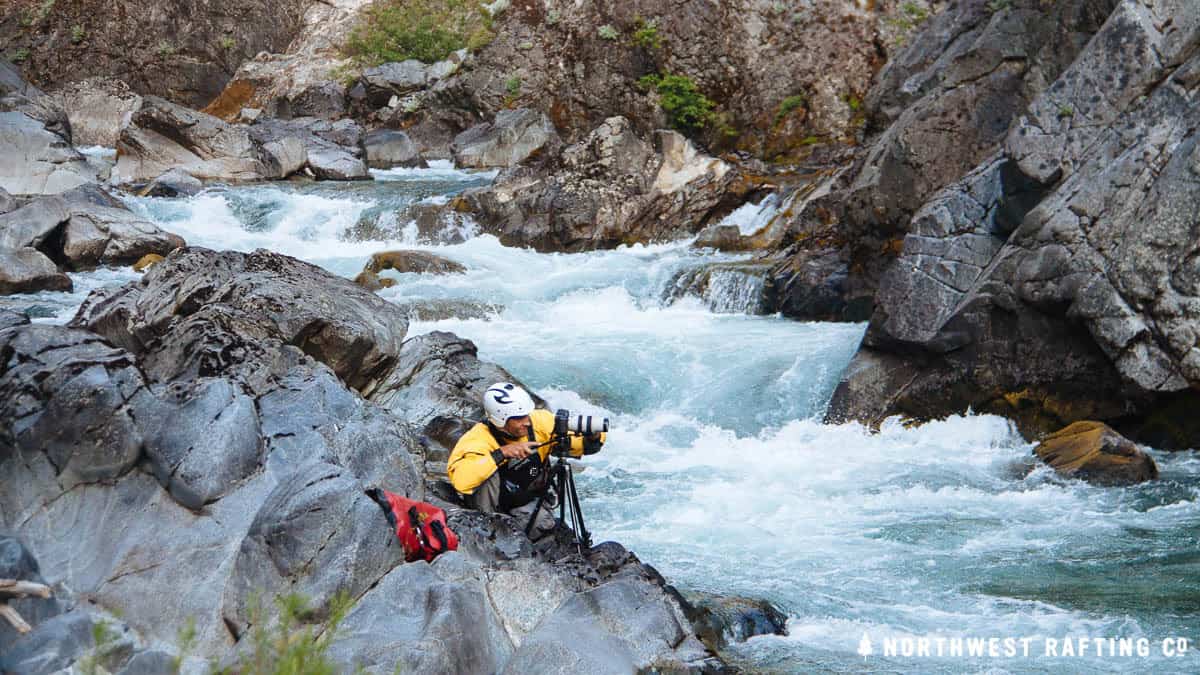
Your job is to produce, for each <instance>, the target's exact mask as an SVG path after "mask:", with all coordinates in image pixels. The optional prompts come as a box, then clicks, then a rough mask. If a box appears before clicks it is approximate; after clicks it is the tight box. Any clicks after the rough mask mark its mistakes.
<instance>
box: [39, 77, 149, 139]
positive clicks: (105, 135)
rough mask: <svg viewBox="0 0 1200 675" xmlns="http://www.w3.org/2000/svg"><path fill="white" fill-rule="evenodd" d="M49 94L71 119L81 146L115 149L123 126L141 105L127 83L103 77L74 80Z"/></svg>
mask: <svg viewBox="0 0 1200 675" xmlns="http://www.w3.org/2000/svg"><path fill="white" fill-rule="evenodd" d="M50 96H51V98H52V99H53V100H54V101H55V103H57V104H58V106H59V107H61V108H62V109H63V110H64V111H65V112H66V114H67V118H68V119H70V120H71V136H72V140H73V142H74V143H75V145H78V146H86V145H101V146H104V147H106V148H115V147H116V146H117V140H118V139H119V138H120V136H121V129H122V128H123V127H124V126H125V125H126V124H128V123H129V119H130V117H131V116H132V115H133V111H135V110H137V109H138V107H140V106H141V104H142V97H141V96H139V95H138V94H136V93H134V92H133V91H132V90H130V88H129V85H128V84H126V83H125V82H123V81H121V80H118V79H114V78H104V77H97V78H92V79H88V80H84V81H81V82H72V83H70V84H68V85H66V86H65V87H62V88H61V89H58V90H56V91H54V92H53V93H52V94H50Z"/></svg>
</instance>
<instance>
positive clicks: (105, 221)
mask: <svg viewBox="0 0 1200 675" xmlns="http://www.w3.org/2000/svg"><path fill="white" fill-rule="evenodd" d="M183 245H184V241H183V239H182V238H181V237H179V236H177V235H174V234H171V233H169V232H164V231H162V230H160V229H159V228H158V226H157V225H154V224H153V223H150V222H148V221H145V220H142V219H140V218H138V217H137V216H135V215H134V214H133V213H132V212H131V211H129V210H128V209H127V208H125V206H124V205H123V204H121V203H120V202H119V201H117V200H116V199H114V198H113V197H112V196H111V195H109V194H108V193H107V192H104V191H103V190H101V189H100V188H98V187H87V186H85V187H81V188H76V189H75V190H73V191H71V192H68V193H64V194H63V195H62V196H54V197H44V198H42V199H37V200H34V201H32V202H30V203H29V204H26V205H25V206H23V207H22V208H19V209H17V210H15V211H12V212H10V213H6V214H4V215H0V248H3V247H7V248H21V247H27V246H29V247H36V248H37V249H39V250H40V251H43V252H45V253H46V254H47V255H48V256H49V257H51V258H52V259H54V260H57V261H59V263H61V264H63V265H65V266H67V267H68V268H69V269H75V270H84V269H91V268H93V267H95V266H97V265H106V264H107V265H128V264H130V263H132V262H134V261H136V260H137V259H138V258H140V257H142V256H144V255H146V254H147V253H157V254H159V255H165V254H167V253H170V252H171V251H173V250H175V249H176V248H179V247H180V246H183Z"/></svg>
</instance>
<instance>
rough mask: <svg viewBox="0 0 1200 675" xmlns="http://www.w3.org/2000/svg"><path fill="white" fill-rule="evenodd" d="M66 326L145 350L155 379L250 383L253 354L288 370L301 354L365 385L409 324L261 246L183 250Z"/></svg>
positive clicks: (99, 298) (259, 367) (390, 357)
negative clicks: (222, 378)
mask: <svg viewBox="0 0 1200 675" xmlns="http://www.w3.org/2000/svg"><path fill="white" fill-rule="evenodd" d="M72 325H75V326H80V327H84V326H86V327H88V328H90V329H92V330H96V331H97V332H100V333H101V334H103V335H105V336H106V337H108V339H110V340H112V341H113V342H114V343H115V344H119V345H122V346H125V347H127V348H128V349H130V350H131V351H133V352H134V353H135V354H139V355H143V354H144V355H145V357H146V359H147V360H145V361H143V367H144V368H145V370H146V372H147V374H148V375H150V376H151V378H152V379H154V380H155V381H167V380H171V379H176V378H177V377H178V376H179V375H180V374H181V373H183V372H193V373H204V374H210V375H211V374H218V373H229V374H236V376H237V377H238V378H239V379H241V378H244V379H243V381H244V382H246V383H247V384H248V385H249V386H250V387H251V389H256V390H257V389H259V388H260V387H261V386H262V385H261V384H256V383H261V382H262V380H263V378H264V377H267V373H266V371H265V370H264V367H263V366H264V363H261V362H258V361H257V359H258V358H261V357H262V356H264V355H267V354H270V356H269V358H267V359H266V360H265V361H266V362H267V363H274V364H276V366H277V367H281V368H284V369H286V368H287V367H290V366H288V365H287V364H288V363H290V362H291V361H292V360H293V359H295V358H299V357H301V356H303V355H307V356H309V357H311V358H313V359H315V360H317V361H319V362H321V363H324V364H325V365H327V366H329V368H330V369H332V370H333V372H334V373H335V374H336V375H338V377H340V378H342V379H343V381H345V382H346V384H347V386H349V387H351V388H354V389H360V390H362V389H366V390H368V391H369V390H371V389H373V388H374V386H375V380H376V378H379V377H381V376H383V375H384V374H386V373H388V372H389V371H390V370H391V369H392V367H393V366H394V365H395V364H396V363H397V359H398V357H399V354H400V345H401V343H402V342H403V341H404V334H405V331H406V330H407V327H408V322H407V320H406V318H405V316H404V315H403V313H401V312H400V310H399V309H397V308H396V307H394V306H393V305H391V304H390V303H388V302H386V301H384V300H381V299H380V298H378V297H377V296H375V295H374V294H373V293H370V292H368V291H365V290H363V289H362V288H359V287H358V286H356V285H355V284H354V283H353V282H351V281H350V280H348V279H342V278H340V277H335V276H333V275H331V274H329V273H328V272H325V271H324V270H322V269H320V268H319V267H316V266H315V265H310V264H308V263H305V262H301V261H299V260H296V259H294V258H289V257H288V256H284V255H279V254H275V253H270V252H268V251H264V250H259V251H255V252H253V253H248V254H244V253H235V252H231V251H227V252H223V253H217V252H215V251H210V250H207V249H202V248H187V249H183V250H181V251H179V252H177V253H175V254H174V255H171V256H169V257H168V258H167V259H166V260H165V261H164V262H163V263H162V264H160V265H155V266H154V267H153V268H151V270H150V271H149V272H148V273H147V274H146V276H145V277H143V279H142V282H141V283H140V284H132V285H126V286H124V287H121V288H118V289H113V290H111V291H102V292H98V293H95V294H93V295H92V296H90V297H89V298H88V300H87V302H85V303H84V306H83V307H81V308H80V310H79V313H78V314H77V315H76V317H75V319H74V320H73V322H72ZM168 334H169V337H170V339H169V340H166V341H165V343H163V342H162V341H163V340H165V339H166V338H167V337H168ZM156 341H158V342H159V344H156V352H155V353H152V354H146V351H147V349H148V346H149V345H150V343H152V342H156ZM285 345H286V346H294V347H296V348H298V350H299V352H300V353H299V354H297V353H295V352H292V351H290V350H288V349H284V346H285Z"/></svg>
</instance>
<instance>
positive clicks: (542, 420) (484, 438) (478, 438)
mask: <svg viewBox="0 0 1200 675" xmlns="http://www.w3.org/2000/svg"><path fill="white" fill-rule="evenodd" d="M529 419H530V421H531V422H533V436H534V438H533V440H535V441H537V442H538V443H545V442H546V441H548V440H550V436H551V435H553V433H554V413H552V412H550V411H549V410H541V409H538V410H534V411H533V412H532V413H530V414H529ZM605 436H606V434H603V433H601V434H600V442H601V443H603V442H604V440H605ZM520 440H522V441H523V440H528V439H520ZM509 442H512V443H515V442H519V441H509ZM504 444H505V443H502V442H501V441H499V440H497V439H496V437H495V436H493V435H492V432H491V430H490V429H488V425H487V424H485V423H483V422H480V423H479V424H476V425H475V426H473V427H471V428H470V429H469V430H468V431H467V433H465V434H463V435H462V438H460V439H458V443H455V444H454V451H453V452H451V453H450V460H449V461H448V462H447V463H446V473H447V474H448V475H449V476H450V483H451V484H453V485H454V489H455V490H458V491H459V492H461V493H462V494H465V495H469V494H471V493H473V492H475V488H477V487H479V486H480V485H482V484H483V482H484V481H486V480H487V479H489V478H491V477H492V474H493V473H496V470H497V469H499V468H500V467H502V466H504V465H505V464H507V463H508V459H507V458H503V457H499V454H497V455H495V456H493V455H492V453H493V451H495V450H499V449H500V446H501V445H504ZM553 450H554V446H553V445H544V446H542V447H540V448H538V449H537V452H538V454H539V455H541V457H542V461H545V460H546V457H548V456H549V455H550V453H551V452H552V451H553ZM571 456H572V457H582V456H583V437H582V436H571ZM498 457H499V459H497V458H498Z"/></svg>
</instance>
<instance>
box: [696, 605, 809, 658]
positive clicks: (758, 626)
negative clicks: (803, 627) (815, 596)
mask: <svg viewBox="0 0 1200 675" xmlns="http://www.w3.org/2000/svg"><path fill="white" fill-rule="evenodd" d="M684 597H685V598H686V599H687V601H688V604H687V605H684V608H683V610H684V612H685V613H686V614H687V616H688V620H689V621H691V622H692V625H693V626H694V627H695V629H696V636H697V637H699V638H700V640H701V641H703V642H704V644H705V645H707V646H708V647H709V649H712V650H713V651H719V650H721V649H724V648H725V647H727V646H728V645H730V644H733V643H735V642H745V641H746V640H748V639H750V638H752V637H754V636H755V635H787V616H786V615H784V613H783V612H781V611H779V609H778V608H776V607H775V606H774V605H772V604H771V603H770V602H767V601H766V600H754V599H750V598H738V597H728V596H721V595H711V594H707V593H697V592H689V593H685V594H684Z"/></svg>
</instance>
